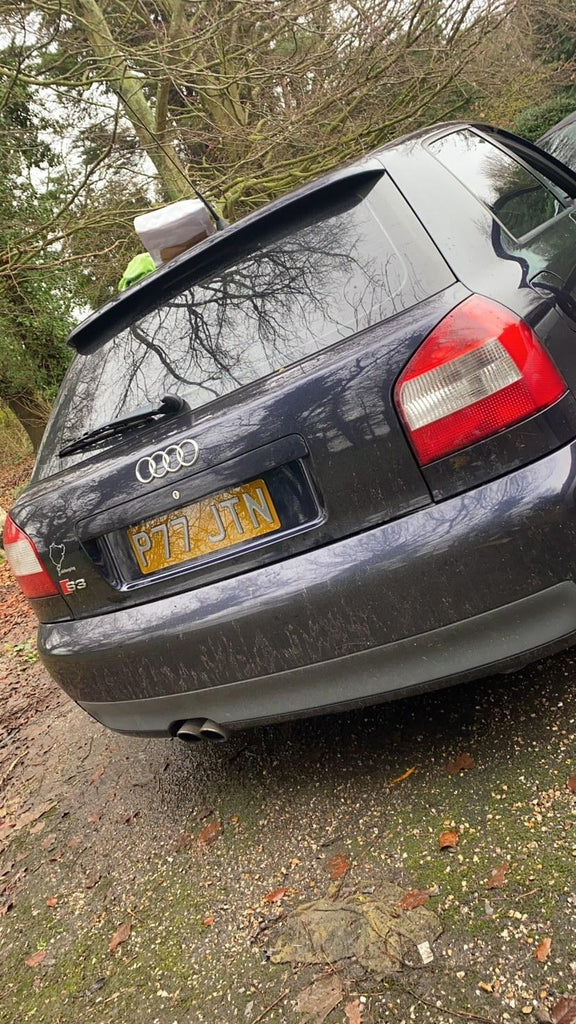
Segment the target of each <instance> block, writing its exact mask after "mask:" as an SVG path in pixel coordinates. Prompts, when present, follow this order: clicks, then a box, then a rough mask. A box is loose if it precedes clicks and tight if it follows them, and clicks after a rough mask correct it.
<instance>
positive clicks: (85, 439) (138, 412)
mask: <svg viewBox="0 0 576 1024" xmlns="http://www.w3.org/2000/svg"><path fill="white" fill-rule="evenodd" d="M189 408H190V407H189V405H188V403H187V402H186V401H185V400H184V399H183V398H180V397H179V396H178V395H164V398H162V400H161V402H160V405H158V406H154V405H145V406H142V408H141V409H134V410H133V411H132V412H129V413H126V415H125V416H119V417H118V418H117V419H115V420H111V421H110V423H104V424H103V425H102V426H101V427H96V428H95V430H89V431H88V432H87V433H86V434H82V436H81V437H77V438H76V440H75V441H70V442H69V443H68V444H66V445H64V447H63V448H61V449H60V451H59V452H58V455H59V456H60V458H61V459H63V458H64V457H65V456H66V455H74V454H75V453H76V452H86V451H89V450H90V448H98V447H100V445H101V444H104V443H105V442H106V441H108V440H109V439H110V438H112V437H115V436H117V435H120V434H124V433H126V431H127V430H132V429H134V428H136V427H143V426H145V425H146V424H149V423H150V422H151V421H153V420H155V419H160V418H162V417H164V416H175V415H176V414H177V413H179V412H183V410H184V409H189Z"/></svg>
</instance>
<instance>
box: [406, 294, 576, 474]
mask: <svg viewBox="0 0 576 1024" xmlns="http://www.w3.org/2000/svg"><path fill="white" fill-rule="evenodd" d="M566 390H567V388H566V383H565V381H564V380H563V379H562V377H561V376H560V374H559V372H558V370H557V369H556V367H555V365H554V363H553V362H552V360H551V359H550V356H549V355H548V354H547V353H546V352H545V350H544V349H543V348H542V345H541V344H540V342H539V341H538V339H537V337H536V335H535V334H534V333H533V331H532V330H531V328H530V327H529V326H528V324H526V323H525V322H524V321H523V320H521V319H520V317H518V316H516V315H515V314H514V313H511V312H510V311H509V310H507V309H505V308H504V307H503V306H500V305H498V303H496V302H492V301H491V300H490V299H485V298H483V297H482V296H479V295H472V296H471V297H470V298H469V299H466V301H465V302H463V303H462V304H461V305H460V306H457V307H456V309H453V310H452V311H451V312H450V313H449V314H448V316H446V317H445V318H444V320H442V321H441V322H440V323H439V324H438V326H437V327H435V329H434V330H433V331H432V333H431V334H430V335H429V336H428V337H427V338H426V340H425V341H424V342H423V343H422V345H421V346H420V348H419V349H418V350H417V352H416V353H415V355H414V356H413V357H412V359H411V360H410V362H409V363H408V365H407V366H406V368H405V370H404V371H403V373H402V374H401V376H400V378H399V380H398V383H397V385H396V389H395V401H396V406H397V408H398V410H399V412H400V415H401V417H402V419H403V421H404V424H405V426H406V429H407V431H408V435H409V437H410V441H411V443H412V446H413V448H414V451H415V452H416V455H417V457H418V461H419V462H420V464H421V465H427V464H428V463H429V462H434V461H435V460H436V459H440V458H442V457H443V456H445V455H450V454H451V453H452V452H456V451H459V450H460V449H461V448H466V447H467V446H468V445H470V444H473V443H474V442H476V441H481V440H484V439H485V438H487V437H490V436H491V435H493V434H497V433H498V432H499V431H501V430H504V429H506V427H510V426H512V425H513V424H514V423H519V422H520V421H521V420H523V419H526V418H527V417H529V416H533V415H534V414H535V413H537V412H540V411H541V410H542V409H545V408H547V407H548V406H549V405H552V404H553V402H556V401H557V400H558V399H559V398H561V397H562V395H563V394H565V392H566Z"/></svg>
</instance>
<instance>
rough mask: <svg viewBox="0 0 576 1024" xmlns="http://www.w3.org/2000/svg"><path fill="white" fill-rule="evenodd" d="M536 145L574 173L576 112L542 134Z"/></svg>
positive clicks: (575, 159)
mask: <svg viewBox="0 0 576 1024" xmlns="http://www.w3.org/2000/svg"><path fill="white" fill-rule="evenodd" d="M537 144H538V146H540V148H541V149H545V150H546V152H547V153H551V154H552V156H554V157H556V159H557V160H561V162H562V163H563V164H566V166H567V167H569V168H570V170H572V171H576V110H575V111H574V113H572V114H569V115H568V117H565V118H564V119H563V120H562V121H559V122H558V124H555V125H554V126H553V127H552V128H549V129H548V131H547V132H544V135H542V136H541V138H539V139H538V143H537Z"/></svg>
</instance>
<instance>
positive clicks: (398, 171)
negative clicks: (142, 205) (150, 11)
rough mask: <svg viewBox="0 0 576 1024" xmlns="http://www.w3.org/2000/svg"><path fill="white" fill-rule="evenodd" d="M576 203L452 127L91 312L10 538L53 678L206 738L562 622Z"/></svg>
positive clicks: (535, 154) (326, 705)
mask: <svg viewBox="0 0 576 1024" xmlns="http://www.w3.org/2000/svg"><path fill="white" fill-rule="evenodd" d="M575 197H576V176H574V175H573V174H571V173H570V172H569V171H568V170H567V169H566V168H565V167H563V166H562V165H561V164H560V163H558V162H557V161H556V160H555V159H554V158H552V157H550V156H547V155H546V154H544V153H543V152H542V151H541V150H539V149H538V148H537V147H535V146H533V145H531V144H530V143H527V142H524V141H522V140H520V139H518V138H516V137H514V136H512V135H510V134H508V133H506V132H503V131H499V130H497V129H492V128H488V127H486V126H478V125H475V124H468V123H458V124H453V123H451V124H444V125H437V126H435V127H433V128H430V129H428V130H426V131H423V132H420V133H418V134H415V135H413V136H410V137H408V138H404V139H401V140H400V141H398V142H395V143H391V144H389V145H387V146H385V147H384V148H383V149H381V150H379V151H378V152H376V153H374V154H372V155H370V156H369V157H366V158H364V159H362V160H360V161H358V163H356V164H352V165H350V166H347V167H345V168H344V169H341V170H338V171H336V172H334V173H332V174H330V175H328V176H327V177H324V178H321V179H319V180H317V181H314V182H312V183H311V184H309V185H307V186H305V187H304V188H302V189H301V190H299V191H297V192H294V193H292V194H290V195H287V196H285V197H283V198H282V199H280V200H278V201H276V202H274V203H272V204H270V205H268V206H266V207H264V208H263V209H261V210H259V211H258V212H257V213H254V214H252V215H250V216H248V217H246V218H245V219H244V220H241V221H239V222H238V223H236V224H234V225H233V226H231V227H228V228H226V229H225V230H223V231H220V232H218V233H217V234H215V235H213V236H212V237H211V238H209V239H208V240H206V241H204V242H202V243H201V244H199V245H198V246H197V247H195V248H194V249H193V250H191V251H190V252H188V253H186V254H185V255H183V256H180V257H179V258H178V259H176V260H174V261H172V262H171V263H169V264H167V265H166V266H164V267H163V268H162V269H160V270H159V271H158V272H157V273H155V274H153V275H152V276H150V277H149V278H147V279H145V280H144V281H142V282H141V283H139V284H137V285H135V286H134V287H132V288H131V289H130V290H128V291H127V292H125V293H123V295H122V296H121V297H119V298H118V299H116V300H115V301H113V302H111V303H109V304H108V305H107V306H105V307H103V308H102V309H101V310H99V311H98V312H97V313H95V314H94V315H92V316H91V317H90V318H89V319H88V320H86V321H85V322H84V323H83V324H81V325H80V326H79V327H78V328H77V329H76V330H75V332H74V333H73V335H72V337H71V345H72V346H73V347H74V349H75V350H76V354H75V357H74V360H73V362H72V364H71V366H70V369H69V370H68V373H67V375H66V378H65V380H64V383H63V385H62V388H61V391H60V395H59V397H58V400H57V402H56V405H55V407H54V410H53V413H52V416H51V420H50V423H49V426H48V428H47V430H46V434H45V438H44V441H43V444H42V448H41V451H40V453H39V456H38V460H37V464H36V467H35V470H34V475H33V478H32V482H31V484H30V486H29V488H28V489H27V491H26V492H25V494H24V495H23V496H22V497H20V498H19V499H18V501H17V502H16V504H15V506H14V508H13V510H12V512H11V518H10V520H9V521H8V525H7V528H6V531H5V546H6V551H7V554H8V558H9V559H10V561H11V564H12V566H13V568H14V571H15V573H16V576H17V578H18V581H19V583H20V585H21V587H22V588H23V590H24V592H25V593H26V594H27V595H28V597H29V598H30V600H31V602H32V604H33V606H34V608H35V610H36V613H37V615H38V618H39V620H40V626H39V636H38V644H39V650H40V654H41V657H42V660H43V661H44V663H45V665H46V666H47V668H48V670H49V671H50V672H51V673H52V675H53V676H54V678H55V679H56V680H57V681H58V682H59V683H60V685H61V686H62V687H63V688H64V689H65V690H66V691H67V692H68V693H69V694H70V696H71V697H73V698H74V699H75V700H76V701H77V702H78V703H79V704H80V705H81V706H82V707H83V708H85V709H86V711H88V712H89V713H90V714H91V715H93V716H94V717H95V718H96V719H98V720H99V721H100V722H102V723H104V724H105V725H107V726H109V727H111V728H113V729H117V730H120V731H124V732H132V733H147V734H157V735H162V734H173V735H176V734H178V735H180V736H181V738H185V739H189V740H194V739H200V738H202V737H206V738H219V737H223V736H225V735H226V734H227V732H228V730H229V729H234V728H239V727H242V726H246V725H254V724H257V723H263V722H267V721H277V720H280V719H282V718H284V717H296V716H298V715H303V714H312V713H315V712H319V711H322V710H325V709H331V710H335V709H339V708H345V707H347V706H348V707H349V706H353V705H355V704H360V703H370V702H374V701H378V700H382V699H386V698H391V697H394V696H398V695H401V694H405V693H408V692H413V691H414V690H415V689H417V688H425V687H433V686H439V685H442V684H445V683H449V682H456V681H462V680H466V679H469V678H472V677H474V676H478V675H483V674H487V673H488V672H494V671H508V670H511V669H514V668H517V667H519V666H520V665H521V664H523V663H525V662H526V661H529V660H531V659H534V658H537V657H539V656H540V655H541V654H543V653H545V652H548V651H552V650H555V649H559V648H561V647H564V646H567V645H569V644H571V643H572V642H573V640H574V636H575V631H576V508H575V488H576V399H575V397H574V393H575V390H576V358H575V352H576V211H575V208H574V198H575Z"/></svg>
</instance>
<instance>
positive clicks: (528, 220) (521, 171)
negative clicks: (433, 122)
mask: <svg viewBox="0 0 576 1024" xmlns="http://www.w3.org/2000/svg"><path fill="white" fill-rule="evenodd" d="M429 148H430V150H431V152H432V153H433V154H434V156H435V157H437V159H438V160H440V162H441V163H442V164H444V166H445V167H447V168H448V170H449V171H451V172H452V174H454V176H455V177H456V178H458V179H459V181H461V182H462V184H464V185H466V187H467V188H468V189H469V190H470V192H472V194H473V195H475V196H476V197H477V198H478V199H480V200H481V201H482V202H483V203H484V204H485V205H486V206H488V207H489V208H490V210H491V211H492V213H493V214H494V216H495V217H497V218H498V220H499V221H500V223H501V224H502V225H503V226H504V227H505V228H506V229H507V231H509V232H510V234H511V235H512V236H513V237H514V238H516V239H518V240H520V239H522V238H523V237H524V236H525V235H528V234H530V232H531V231H535V230H536V229H537V228H539V227H541V225H542V224H545V223H546V222H547V221H549V220H551V219H552V218H553V217H556V216H557V215H558V214H559V213H561V212H562V211H563V210H564V209H565V206H564V203H563V202H562V201H561V199H560V197H559V195H557V194H556V192H555V191H553V189H552V188H550V187H548V185H547V184H545V183H544V182H543V181H542V180H541V179H540V178H539V177H537V176H536V175H535V174H532V173H531V172H530V171H529V170H528V168H527V167H524V165H523V164H520V163H518V161H517V160H515V159H514V157H512V156H510V155H509V154H507V153H505V152H503V150H501V149H499V148H498V146H494V145H493V144H492V143H491V142H489V141H488V140H487V139H484V138H483V137H482V136H481V135H477V134H476V133H475V132H472V131H458V132H452V133H451V134H450V135H444V136H443V137H442V138H441V139H437V140H436V141H435V142H432V143H430V147H429Z"/></svg>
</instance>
